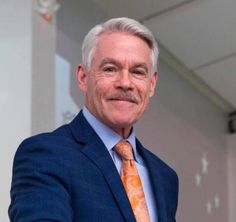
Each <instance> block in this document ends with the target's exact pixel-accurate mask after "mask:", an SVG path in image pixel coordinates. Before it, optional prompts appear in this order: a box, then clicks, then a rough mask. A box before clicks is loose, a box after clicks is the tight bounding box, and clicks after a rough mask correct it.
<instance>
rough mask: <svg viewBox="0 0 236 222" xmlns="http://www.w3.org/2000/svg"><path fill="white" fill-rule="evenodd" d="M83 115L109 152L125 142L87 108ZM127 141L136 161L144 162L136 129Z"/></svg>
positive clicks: (84, 108)
mask: <svg viewBox="0 0 236 222" xmlns="http://www.w3.org/2000/svg"><path fill="white" fill-rule="evenodd" d="M83 115H84V117H85V119H86V120H87V121H88V122H89V124H90V125H91V126H92V128H93V129H94V131H95V132H96V133H97V135H98V136H99V137H100V139H101V140H102V142H103V143H104V144H105V146H106V148H107V149H108V151H109V152H110V151H111V150H112V149H113V147H114V146H115V145H116V144H117V143H118V142H119V141H120V140H123V138H122V137H121V136H120V135H119V134H118V133H116V132H115V131H114V130H112V129H111V128H110V127H108V126H107V125H105V124H104V123H103V122H101V121H100V120H99V119H97V118H96V117H95V116H94V115H93V114H91V113H90V112H89V110H88V109H87V108H86V107H83ZM126 140H127V141H128V142H129V143H130V144H131V145H132V148H133V152H134V158H135V160H136V161H137V162H142V161H139V159H140V158H139V155H138V153H137V149H136V139H135V131H134V128H133V129H132V132H131V134H130V135H129V137H128V138H127V139H126Z"/></svg>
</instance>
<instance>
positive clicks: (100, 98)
mask: <svg viewBox="0 0 236 222" xmlns="http://www.w3.org/2000/svg"><path fill="white" fill-rule="evenodd" d="M151 70H152V61H151V50H150V48H149V46H148V45H147V43H146V42H144V41H143V40H142V39H140V38H138V37H136V36H134V35H131V34H128V33H122V32H115V33H106V34H102V35H101V36H100V38H99V40H98V43H97V46H96V48H95V51H94V54H93V60H92V64H91V69H90V70H86V68H85V67H84V66H83V65H80V66H79V68H78V72H77V77H78V81H79V86H80V88H81V90H82V91H83V92H85V95H86V99H85V104H86V106H87V108H88V109H89V111H90V112H91V113H92V114H93V115H95V116H96V117H97V118H98V119H100V120H101V121H102V122H103V123H105V124H106V125H108V126H109V127H111V128H112V129H114V130H115V131H117V132H118V133H119V132H120V130H122V129H123V130H124V129H125V130H130V129H131V127H132V125H133V124H134V123H135V122H136V121H137V120H138V119H139V118H140V117H141V115H142V114H143V112H144V111H145V109H146V107H147V105H148V103H149V99H150V97H151V96H152V95H153V94H154V90H155V86H156V82H157V73H151ZM120 134H121V133H120Z"/></svg>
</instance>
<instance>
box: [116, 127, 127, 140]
mask: <svg viewBox="0 0 236 222" xmlns="http://www.w3.org/2000/svg"><path fill="white" fill-rule="evenodd" d="M113 130H115V131H116V132H117V133H118V134H119V135H120V136H121V137H122V138H124V139H127V138H128V137H129V135H130V134H131V131H132V127H127V128H119V129H113Z"/></svg>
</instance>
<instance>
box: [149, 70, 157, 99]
mask: <svg viewBox="0 0 236 222" xmlns="http://www.w3.org/2000/svg"><path fill="white" fill-rule="evenodd" d="M157 82H158V72H157V71H156V72H155V73H153V74H152V77H151V85H150V97H152V96H153V95H154V93H155V89H156V86H157Z"/></svg>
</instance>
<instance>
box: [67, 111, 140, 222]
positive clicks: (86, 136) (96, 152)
mask: <svg viewBox="0 0 236 222" xmlns="http://www.w3.org/2000/svg"><path fill="white" fill-rule="evenodd" d="M70 127H71V130H72V132H73V135H74V136H75V138H76V139H77V141H78V142H80V143H84V147H83V148H82V149H81V152H82V153H83V154H84V155H85V156H86V157H87V158H88V159H89V160H90V161H92V162H93V163H94V164H96V166H97V167H98V168H99V169H100V171H101V173H102V174H103V176H104V178H105V180H106V182H107V184H108V186H109V188H110V190H111V192H112V194H113V196H114V199H115V201H116V202H117V205H118V206H119V208H120V210H121V212H122V215H123V217H124V218H125V220H126V221H127V222H135V221H136V220H135V217H134V214H133V211H132V209H131V206H130V203H129V200H128V197H127V195H126V192H125V189H124V187H123V184H122V182H121V179H120V175H119V173H118V172H117V169H116V167H115V165H114V163H113V160H112V158H111V156H110V154H109V152H108V150H107V149H106V147H105V145H104V144H103V142H102V141H101V140H100V138H99V137H98V136H97V134H96V133H95V131H94V130H93V129H92V127H91V126H90V125H89V123H88V122H87V121H86V120H85V118H84V116H83V114H82V112H80V113H79V114H78V116H77V117H76V118H75V119H74V120H73V121H72V123H71V124H70Z"/></svg>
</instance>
